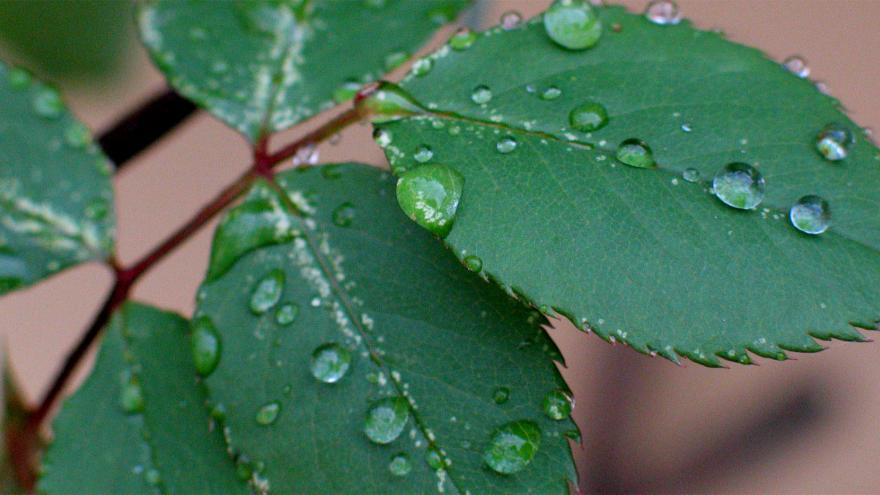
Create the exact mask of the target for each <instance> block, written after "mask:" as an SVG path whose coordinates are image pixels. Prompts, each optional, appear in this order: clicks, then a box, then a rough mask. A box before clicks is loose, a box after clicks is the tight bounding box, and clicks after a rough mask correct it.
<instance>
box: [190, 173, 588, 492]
mask: <svg viewBox="0 0 880 495" xmlns="http://www.w3.org/2000/svg"><path fill="white" fill-rule="evenodd" d="M277 182H278V184H280V186H281V187H283V188H284V190H285V192H286V194H285V195H280V194H279V193H277V192H275V190H273V189H272V188H271V187H270V186H268V185H266V184H265V183H260V184H258V185H257V186H256V187H255V188H254V189H253V190H252V192H251V194H250V196H249V198H248V199H246V200H245V202H244V203H243V204H242V205H240V206H238V207H237V208H238V209H245V210H250V206H249V204H250V203H251V202H253V201H258V202H260V203H261V204H265V203H266V202H267V198H270V197H274V199H273V200H270V202H273V201H274V202H275V203H278V204H281V205H283V207H284V208H285V210H286V211H287V212H288V213H287V214H286V215H284V216H283V217H276V219H275V221H274V224H275V226H276V228H277V230H278V231H286V232H291V233H292V234H293V235H294V238H293V239H289V238H288V239H284V238H283V237H282V238H279V240H278V241H277V242H274V243H271V244H264V245H262V247H259V248H257V249H253V250H250V251H247V252H244V253H242V254H241V256H240V259H238V261H237V262H235V263H234V264H233V265H232V266H231V267H230V268H229V269H228V271H226V272H225V273H224V274H223V275H221V276H219V277H218V278H216V279H214V280H211V281H208V282H206V283H205V284H204V285H203V286H202V288H201V290H200V291H199V295H198V309H197V311H196V321H199V322H201V323H200V325H208V326H209V328H210V329H211V330H208V331H206V332H205V334H206V335H212V334H215V335H218V336H219V338H220V340H221V341H222V346H219V347H220V348H221V349H222V351H221V352H222V355H221V356H220V357H219V362H218V363H216V368H215V369H214V368H213V365H214V364H215V363H214V362H213V360H211V359H205V357H204V352H205V351H206V350H207V349H212V348H217V346H216V345H213V343H212V342H210V341H211V340H212V339H211V338H208V339H207V341H208V344H209V345H197V347H196V350H197V354H198V355H199V356H200V360H201V361H202V362H205V363H210V364H211V366H205V370H206V371H207V372H208V373H209V375H208V376H207V378H206V384H207V386H208V389H209V392H210V396H211V399H212V401H213V402H214V403H215V404H218V405H222V406H223V407H222V409H223V410H225V411H226V420H225V427H226V432H227V439H228V441H229V444H230V447H231V449H232V450H233V451H234V452H236V453H238V454H239V455H243V456H246V457H247V458H248V459H250V461H251V463H252V465H253V466H255V468H254V472H253V482H254V484H255V485H256V486H257V487H258V488H262V489H265V488H267V487H268V489H271V491H272V492H273V493H383V494H384V493H392V492H393V493H425V492H434V491H435V490H438V489H440V490H441V491H444V490H445V492H446V493H489V492H491V493H542V494H543V493H568V486H567V483H568V482H569V481H571V480H574V477H575V473H574V466H573V463H572V459H571V453H570V450H569V446H568V442H567V440H566V438H567V437H566V434H568V435H571V436H575V434H576V433H577V430H576V429H575V426H574V424H573V423H572V422H571V420H570V419H569V418H568V417H567V415H566V416H565V417H564V418H562V420H558V421H555V420H553V419H550V418H549V417H548V416H547V415H545V413H544V412H543V410H542V404H543V401H544V399H545V397H546V396H547V395H548V394H550V393H553V392H554V391H555V390H560V389H561V390H562V391H563V392H564V393H567V389H566V387H565V384H564V382H563V381H562V379H561V377H560V376H559V374H558V372H557V370H556V368H555V366H554V363H553V361H554V360H559V359H560V357H559V354H558V351H557V349H556V347H555V346H554V344H553V343H552V341H551V340H549V338H547V336H546V335H545V333H544V331H543V330H542V329H541V327H540V325H542V324H546V323H547V322H546V320H545V319H544V318H542V317H540V315H539V314H537V313H536V312H533V311H529V310H528V309H527V308H525V307H523V306H521V305H520V304H518V303H516V302H515V301H512V300H510V298H508V297H507V296H506V295H505V294H504V293H503V292H501V291H500V290H498V289H497V288H494V287H493V286H491V285H489V284H486V283H484V282H483V281H482V280H481V279H480V278H479V277H478V276H476V275H475V274H473V273H470V272H468V271H467V270H466V269H465V268H463V267H462V266H460V265H459V264H458V262H457V261H456V260H455V258H454V257H453V256H451V255H449V253H447V252H445V251H444V250H443V248H442V246H440V245H438V244H436V243H434V242H433V241H432V239H431V237H430V236H429V235H428V234H426V233H425V232H424V231H422V230H421V229H419V228H418V227H416V226H414V225H413V224H412V223H410V222H409V221H408V220H407V219H406V217H405V216H404V215H403V214H401V212H400V210H399V209H398V208H397V207H396V206H395V205H394V183H393V181H392V180H391V177H390V175H389V174H387V173H385V172H381V171H379V170H376V169H374V168H370V167H366V166H361V165H333V166H327V167H322V168H321V170H320V171H319V170H317V169H314V168H313V169H307V170H304V171H301V170H295V171H291V172H286V173H284V174H281V175H280V176H279V177H278V179H277ZM294 211H301V212H303V213H304V214H305V215H306V216H305V218H304V219H303V218H301V217H299V216H296V215H294V214H293V212H294ZM235 214H236V213H235V212H233V213H231V215H235ZM263 230H264V229H260V231H263ZM225 238H226V237H224V236H223V235H221V233H220V232H218V234H217V235H216V237H215V239H225ZM212 369H213V371H212V372H211V370H212ZM505 389H507V390H506V392H505ZM496 395H497V398H496ZM404 396H405V397H406V399H405V398H404ZM496 399H497V402H498V403H496ZM551 413H552V411H551ZM511 423H515V424H513V425H511ZM505 425H506V426H507V428H506V429H504V428H503V427H504V426H505ZM496 429H499V431H497V432H496ZM536 431H537V435H538V436H537V437H536V435H535V433H536ZM493 434H495V435H496V437H497V443H498V446H497V448H496V449H494V450H492V453H491V455H490V454H488V453H487V451H488V450H489V443H490V440H491V439H492V438H493ZM511 435H513V436H511ZM517 439H521V440H522V443H521V444H520V443H516V440H517ZM508 441H511V442H508ZM535 448H537V451H535V450H534V449H535ZM517 449H518V450H517ZM484 455H486V456H487V457H488V458H489V459H491V462H493V463H496V464H497V465H498V466H500V467H499V469H506V470H512V471H514V473H513V474H510V475H501V474H498V473H496V472H494V471H492V470H491V469H490V468H489V467H488V465H487V461H484ZM498 456H500V458H499V457H498ZM527 460H530V462H526V461H527ZM435 469H436V470H435ZM517 469H521V470H519V471H517Z"/></svg>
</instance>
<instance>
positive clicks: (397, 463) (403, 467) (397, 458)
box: [388, 452, 412, 476]
mask: <svg viewBox="0 0 880 495" xmlns="http://www.w3.org/2000/svg"><path fill="white" fill-rule="evenodd" d="M388 470H389V471H391V474H393V475H394V476H406V475H408V474H409V472H410V471H411V470H412V464H411V463H410V462H409V456H408V455H406V454H404V453H403V452H401V453H399V454H395V455H394V457H392V458H391V462H389V463H388Z"/></svg>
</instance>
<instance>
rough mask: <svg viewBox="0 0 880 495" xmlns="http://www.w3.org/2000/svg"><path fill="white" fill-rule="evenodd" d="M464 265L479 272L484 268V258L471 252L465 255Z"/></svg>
mask: <svg viewBox="0 0 880 495" xmlns="http://www.w3.org/2000/svg"><path fill="white" fill-rule="evenodd" d="M464 266H465V267H466V268H467V269H468V270H470V271H472V272H475V273H479V272H480V270H482V269H483V260H481V259H480V257H479V256H474V255H473V254H471V255H469V256H465V257H464Z"/></svg>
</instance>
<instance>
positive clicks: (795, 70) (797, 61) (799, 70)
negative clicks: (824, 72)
mask: <svg viewBox="0 0 880 495" xmlns="http://www.w3.org/2000/svg"><path fill="white" fill-rule="evenodd" d="M782 66H783V67H785V68H786V70H788V71H789V72H791V73H792V74H794V75H796V76H798V77H800V78H801V79H805V78H807V77H809V76H810V66H809V65H807V61H806V60H805V59H804V58H803V57H800V56H798V55H792V56H791V57H788V58H786V59H785V60H783V61H782Z"/></svg>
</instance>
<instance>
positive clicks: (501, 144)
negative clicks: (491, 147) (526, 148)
mask: <svg viewBox="0 0 880 495" xmlns="http://www.w3.org/2000/svg"><path fill="white" fill-rule="evenodd" d="M516 146H517V142H516V139H514V138H513V137H511V136H505V137H503V138H501V140H500V141H498V142H497V143H496V144H495V149H496V150H498V152H499V153H501V154H502V155H506V154H508V153H513V151H514V150H515V149H516Z"/></svg>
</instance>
